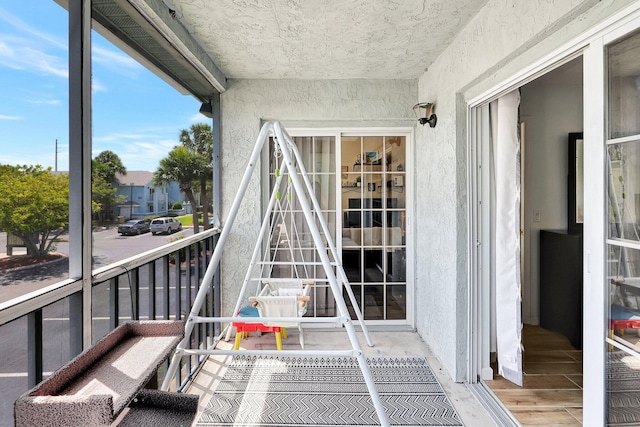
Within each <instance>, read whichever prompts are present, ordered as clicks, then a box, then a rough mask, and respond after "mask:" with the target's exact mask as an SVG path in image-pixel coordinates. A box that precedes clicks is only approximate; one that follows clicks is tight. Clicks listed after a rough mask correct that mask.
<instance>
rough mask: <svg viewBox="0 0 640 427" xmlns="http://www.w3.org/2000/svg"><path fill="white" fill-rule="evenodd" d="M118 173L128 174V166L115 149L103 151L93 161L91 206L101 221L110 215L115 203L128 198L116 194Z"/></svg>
mask: <svg viewBox="0 0 640 427" xmlns="http://www.w3.org/2000/svg"><path fill="white" fill-rule="evenodd" d="M118 173H120V174H122V175H126V174H127V168H125V167H124V165H123V164H122V160H120V157H118V155H117V154H116V153H114V152H113V151H110V150H105V151H102V152H101V153H100V154H98V155H97V156H96V157H95V158H94V159H93V160H92V161H91V176H92V180H91V201H92V204H91V206H92V210H93V212H94V213H97V214H98V220H100V221H102V220H104V219H105V217H107V216H108V214H109V213H110V212H111V210H112V207H113V206H114V205H116V204H118V203H122V202H124V200H126V197H125V196H122V195H117V194H116V191H117V189H116V188H115V187H114V186H113V184H114V182H115V180H116V174H118Z"/></svg>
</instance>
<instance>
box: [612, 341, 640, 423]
mask: <svg viewBox="0 0 640 427" xmlns="http://www.w3.org/2000/svg"><path fill="white" fill-rule="evenodd" d="M606 360H607V362H606V363H607V403H608V411H607V419H608V422H607V426H622V425H625V426H631V425H634V426H637V425H640V407H639V406H638V402H639V401H640V391H638V381H640V358H638V356H637V355H632V354H629V353H627V352H625V351H622V350H612V351H609V352H608V353H607V359H606Z"/></svg>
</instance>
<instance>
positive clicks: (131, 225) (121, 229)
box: [118, 219, 149, 236]
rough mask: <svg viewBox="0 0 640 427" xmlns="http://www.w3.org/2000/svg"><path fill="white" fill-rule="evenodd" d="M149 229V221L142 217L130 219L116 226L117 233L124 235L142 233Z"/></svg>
mask: <svg viewBox="0 0 640 427" xmlns="http://www.w3.org/2000/svg"><path fill="white" fill-rule="evenodd" d="M148 231H149V223H148V222H147V221H145V220H143V219H132V220H130V221H127V222H125V223H124V224H121V225H120V226H118V233H120V234H122V235H123V236H124V235H133V234H142V233H146V232H148Z"/></svg>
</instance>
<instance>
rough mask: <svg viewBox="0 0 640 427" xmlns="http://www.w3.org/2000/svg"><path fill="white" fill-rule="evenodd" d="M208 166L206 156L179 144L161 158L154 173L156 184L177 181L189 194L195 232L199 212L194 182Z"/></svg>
mask: <svg viewBox="0 0 640 427" xmlns="http://www.w3.org/2000/svg"><path fill="white" fill-rule="evenodd" d="M206 166H207V161H206V159H205V158H204V156H202V155H200V154H197V153H194V152H192V151H190V150H189V149H188V148H187V147H184V146H178V147H175V148H174V149H173V150H171V151H170V152H169V154H168V155H167V157H165V158H164V159H162V160H160V166H158V169H156V171H155V172H154V173H153V183H154V184H155V185H163V184H168V183H170V182H172V181H175V182H177V183H178V185H179V186H180V190H181V191H182V192H184V194H185V195H186V196H187V200H189V202H190V203H191V206H193V207H194V209H193V232H194V233H198V232H199V231H200V230H199V227H198V212H197V209H195V208H196V206H197V203H196V198H195V196H194V195H193V183H194V182H197V181H199V180H200V176H201V171H202V170H203V169H205V168H206Z"/></svg>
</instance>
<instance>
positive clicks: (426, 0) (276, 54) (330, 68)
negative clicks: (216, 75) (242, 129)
mask: <svg viewBox="0 0 640 427" xmlns="http://www.w3.org/2000/svg"><path fill="white" fill-rule="evenodd" d="M164 1H165V4H166V5H167V6H168V7H169V8H171V9H173V10H175V11H176V18H175V19H179V20H180V22H182V24H183V25H184V26H185V28H186V29H187V30H188V31H189V32H190V33H192V35H193V36H194V37H195V38H196V40H198V41H199V42H200V43H201V44H202V46H203V48H204V49H205V50H206V51H207V52H208V54H209V55H210V57H211V58H212V59H213V61H214V62H215V63H216V64H217V65H218V67H220V69H221V70H222V72H223V73H224V74H225V75H226V76H227V77H229V78H245V79H265V78H266V79H281V78H284V79H287V78H291V79H354V78H355V79H357V78H366V79H391V78H394V79H407V78H418V77H419V76H420V75H421V74H422V72H423V71H424V70H425V68H427V67H428V66H429V65H430V64H431V63H432V62H433V61H434V60H435V59H436V58H437V57H438V55H439V54H440V53H441V52H442V51H443V50H444V49H445V48H446V47H447V45H448V44H449V43H451V41H452V40H453V39H454V38H455V36H456V35H457V34H458V32H459V31H460V30H461V29H462V28H463V27H464V26H465V25H466V23H467V22H468V21H469V20H470V19H471V18H473V16H474V15H475V14H476V13H477V12H478V11H479V10H480V9H481V8H482V7H483V6H484V5H485V4H486V2H487V0H164Z"/></svg>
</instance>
